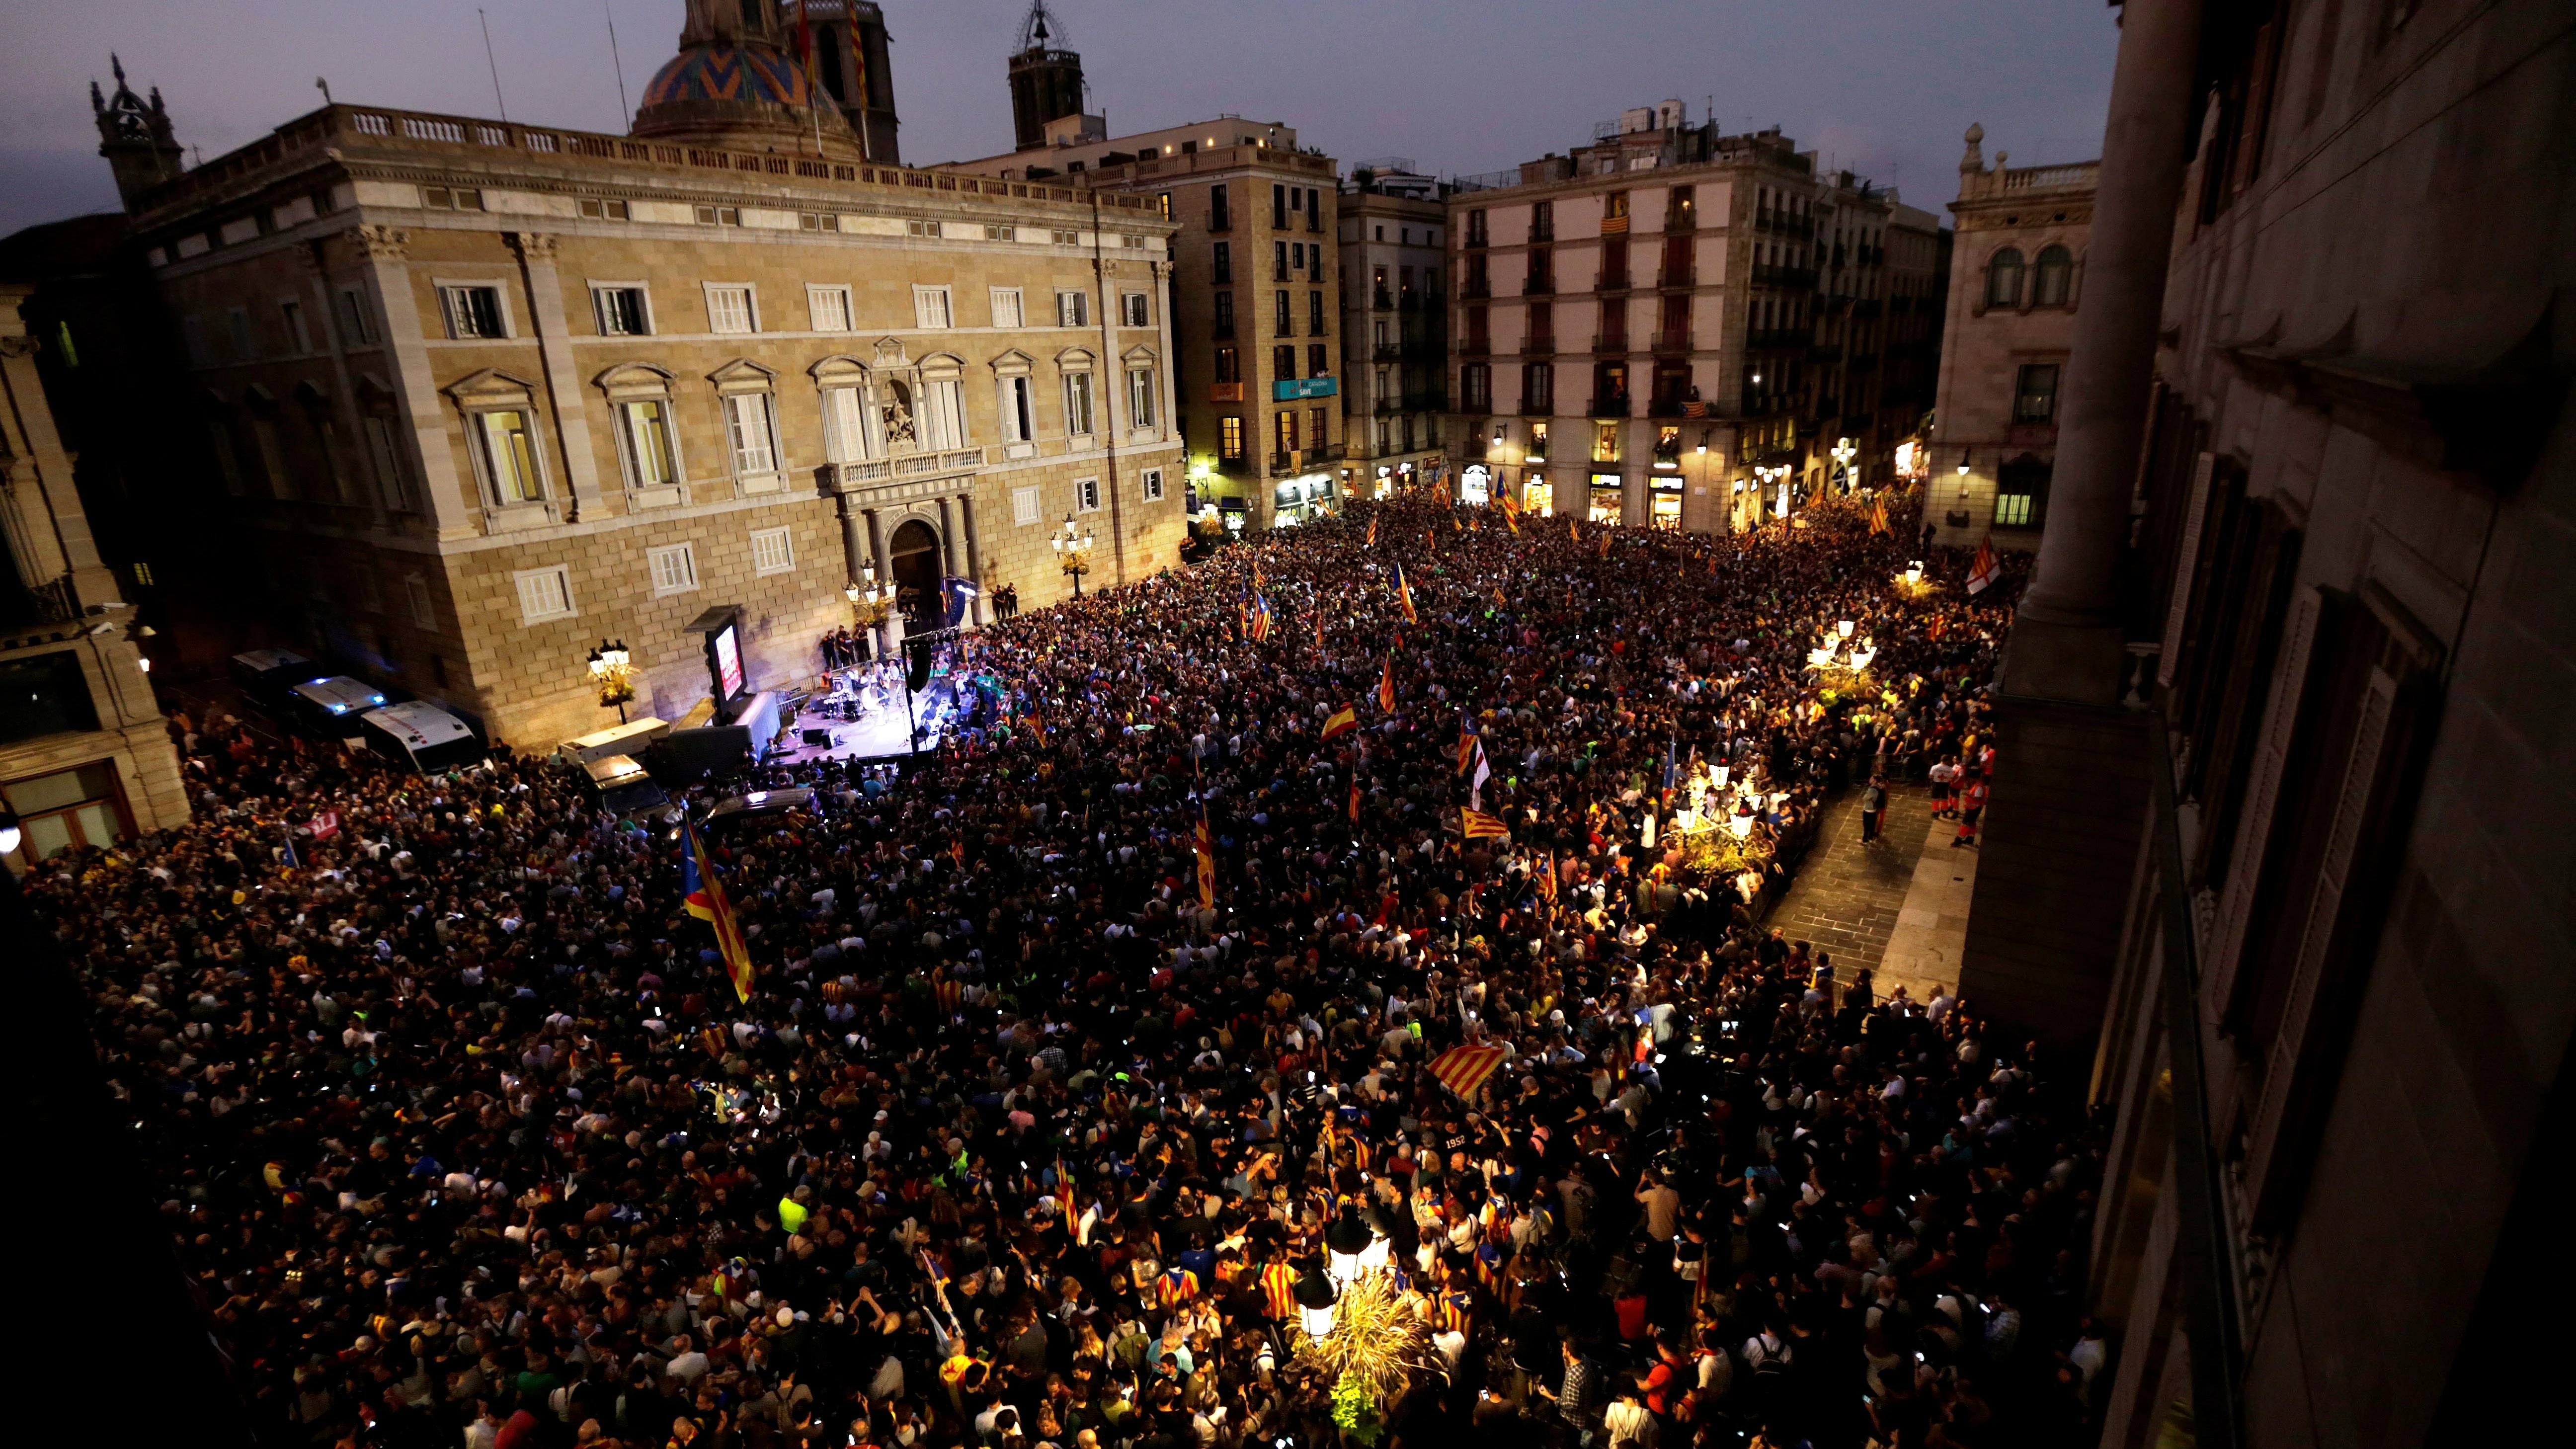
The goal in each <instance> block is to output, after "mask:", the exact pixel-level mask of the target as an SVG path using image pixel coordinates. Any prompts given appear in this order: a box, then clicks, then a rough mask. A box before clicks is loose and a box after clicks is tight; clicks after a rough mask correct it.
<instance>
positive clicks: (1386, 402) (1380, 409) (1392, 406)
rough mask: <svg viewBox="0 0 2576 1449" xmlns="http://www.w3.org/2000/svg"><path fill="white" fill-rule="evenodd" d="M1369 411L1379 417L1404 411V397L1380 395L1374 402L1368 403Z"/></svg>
mask: <svg viewBox="0 0 2576 1449" xmlns="http://www.w3.org/2000/svg"><path fill="white" fill-rule="evenodd" d="M1369 411H1370V412H1373V413H1375V414H1377V415H1378V416H1379V417H1391V416H1393V415H1394V414H1396V413H1400V412H1402V411H1404V399H1402V398H1400V397H1381V398H1379V399H1378V400H1377V401H1376V402H1375V403H1373V404H1371V405H1370V407H1369Z"/></svg>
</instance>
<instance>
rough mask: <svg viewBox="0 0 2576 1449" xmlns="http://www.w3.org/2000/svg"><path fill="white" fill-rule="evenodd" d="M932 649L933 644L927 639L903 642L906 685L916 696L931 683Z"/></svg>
mask: <svg viewBox="0 0 2576 1449" xmlns="http://www.w3.org/2000/svg"><path fill="white" fill-rule="evenodd" d="M932 648H933V646H932V644H931V642H930V641H929V640H927V639H923V640H919V641H915V640H911V639H906V640H905V641H903V654H904V659H903V663H904V683H905V684H907V685H909V686H910V687H911V689H912V692H913V693H915V694H919V693H920V692H921V691H922V687H923V686H925V685H927V684H929V683H930V653H931V649H932Z"/></svg>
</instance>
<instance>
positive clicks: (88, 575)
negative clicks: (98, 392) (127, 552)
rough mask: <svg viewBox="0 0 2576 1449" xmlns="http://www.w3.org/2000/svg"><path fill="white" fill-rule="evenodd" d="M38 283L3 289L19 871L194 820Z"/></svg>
mask: <svg viewBox="0 0 2576 1449" xmlns="http://www.w3.org/2000/svg"><path fill="white" fill-rule="evenodd" d="M31 291H32V289H31V288H29V287H27V286H25V285H23V284H19V283H0V481H5V486H0V535H5V538H6V541H7V550H8V562H9V567H10V575H9V578H8V580H7V583H6V587H7V594H6V596H5V597H0V806H5V807H6V808H7V810H8V811H9V812H10V813H11V814H12V815H14V816H15V817H16V821H15V823H16V825H17V827H18V829H19V830H20V832H21V835H22V839H21V842H20V845H19V848H18V850H17V851H16V852H14V853H13V854H12V855H11V856H8V857H0V861H5V863H6V864H8V865H9V866H10V867H12V868H15V867H17V866H19V865H21V864H23V863H24V862H25V861H26V860H30V859H40V858H42V857H44V856H48V855H52V854H54V853H55V852H57V851H61V850H67V849H72V848H74V847H78V846H83V845H98V846H105V845H110V844H113V843H114V842H116V841H118V840H122V839H125V838H127V837H129V836H131V835H134V834H136V833H138V832H142V831H149V830H159V829H164V828H167V827H169V826H173V825H177V824H179V823H180V822H182V821H184V820H186V819H187V818H188V792H187V786H186V784H185V782H184V781H183V780H182V779H181V778H180V775H179V752H178V749H177V747H176V746H174V745H173V744H172V742H171V739H170V729H169V724H168V722H167V721H166V720H164V719H163V718H162V716H161V709H160V706H159V704H157V703H156V702H155V701H154V698H153V693H152V677H151V675H150V674H149V673H148V672H147V666H146V665H145V662H144V659H143V653H142V650H141V649H140V648H139V647H138V641H137V639H136V637H135V636H136V633H137V630H136V620H135V613H134V608H133V606H132V605H131V604H129V603H127V602H126V601H125V599H124V598H123V597H122V590H121V589H120V588H119V586H118V583H117V578H116V575H115V573H114V572H113V571H111V570H110V569H109V567H108V566H107V563H106V562H105V561H104V560H103V559H102V558H101V557H100V556H99V550H98V545H97V542H96V537H95V534H94V533H93V531H92V530H91V527H90V522H89V514H88V510H87V509H85V508H84V507H83V506H82V502H81V497H80V494H79V491H78V490H77V489H76V488H75V487H74V486H73V481H72V473H73V459H72V457H71V455H70V454H69V453H68V452H67V451H66V450H65V449H64V447H63V444H62V439H61V437H60V435H59V434H58V433H57V432H56V430H55V427H54V417H53V410H52V407H51V406H50V405H49V404H48V402H47V400H46V392H45V388H44V384H43V380H42V379H41V378H40V377H39V376H38V372H37V354H38V351H39V349H40V348H41V347H43V346H45V345H46V339H42V338H39V337H36V336H34V335H31V334H30V332H29V330H28V327H27V323H26V319H25V316H24V307H25V304H26V301H27V298H28V296H29V294H30V293H31ZM56 345H59V343H57V344H56Z"/></svg>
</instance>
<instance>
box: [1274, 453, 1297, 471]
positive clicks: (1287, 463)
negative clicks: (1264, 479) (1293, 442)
mask: <svg viewBox="0 0 2576 1449" xmlns="http://www.w3.org/2000/svg"><path fill="white" fill-rule="evenodd" d="M1296 466H1297V455H1296V454H1294V453H1273V454H1271V455H1270V471H1271V472H1273V473H1286V472H1289V471H1292V470H1293V469H1295V467H1296Z"/></svg>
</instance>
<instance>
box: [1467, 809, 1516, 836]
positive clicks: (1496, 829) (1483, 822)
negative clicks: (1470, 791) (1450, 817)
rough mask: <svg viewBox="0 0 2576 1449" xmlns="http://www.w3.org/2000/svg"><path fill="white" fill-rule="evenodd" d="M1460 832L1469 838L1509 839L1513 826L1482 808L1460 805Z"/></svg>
mask: <svg viewBox="0 0 2576 1449" xmlns="http://www.w3.org/2000/svg"><path fill="white" fill-rule="evenodd" d="M1458 833H1459V834H1461V835H1464V836H1466V837H1467V838H1468V839H1469V840H1509V839H1511V838H1512V828H1511V827H1510V826H1508V825H1505V824H1504V823H1503V822H1502V821H1500V820H1498V819H1496V818H1494V817H1493V816H1491V815H1488V814H1486V813H1485V812H1484V811H1482V810H1470V809H1468V808H1467V807H1466V806H1464V805H1461V806H1459V807H1458Z"/></svg>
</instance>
